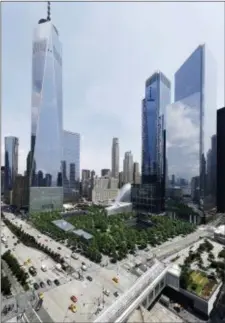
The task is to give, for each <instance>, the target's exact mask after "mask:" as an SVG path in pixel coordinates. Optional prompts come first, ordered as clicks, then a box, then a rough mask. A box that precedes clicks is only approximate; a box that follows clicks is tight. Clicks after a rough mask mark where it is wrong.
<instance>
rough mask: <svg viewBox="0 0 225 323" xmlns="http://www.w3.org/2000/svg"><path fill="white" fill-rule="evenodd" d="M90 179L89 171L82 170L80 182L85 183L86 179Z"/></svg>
mask: <svg viewBox="0 0 225 323" xmlns="http://www.w3.org/2000/svg"><path fill="white" fill-rule="evenodd" d="M90 177H91V171H90V169H82V172H81V179H82V181H85V180H87V179H90Z"/></svg>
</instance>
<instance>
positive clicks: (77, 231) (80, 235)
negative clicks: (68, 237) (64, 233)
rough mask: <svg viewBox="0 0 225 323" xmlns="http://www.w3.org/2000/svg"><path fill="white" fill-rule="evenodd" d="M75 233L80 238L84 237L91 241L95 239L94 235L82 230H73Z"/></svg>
mask: <svg viewBox="0 0 225 323" xmlns="http://www.w3.org/2000/svg"><path fill="white" fill-rule="evenodd" d="M73 233H74V234H76V235H77V236H79V237H83V238H84V239H86V240H90V239H92V238H93V235H92V234H90V233H88V232H86V231H84V230H82V229H78V230H73Z"/></svg>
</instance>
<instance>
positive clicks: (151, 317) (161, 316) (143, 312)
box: [127, 302, 183, 323]
mask: <svg viewBox="0 0 225 323" xmlns="http://www.w3.org/2000/svg"><path fill="white" fill-rule="evenodd" d="M127 322H128V323H133V322H136V323H153V322H160V323H163V322H177V323H178V322H179V323H182V322H183V320H182V319H181V318H180V317H179V316H177V315H176V314H174V313H173V312H171V311H170V310H169V309H167V308H166V307H165V306H163V305H161V304H160V303H158V302H157V303H156V304H155V305H154V306H153V307H152V308H151V310H150V311H148V310H147V309H146V308H144V307H143V306H140V307H139V308H138V309H136V310H135V311H134V312H133V313H132V314H131V316H130V317H129V319H128V321H127Z"/></svg>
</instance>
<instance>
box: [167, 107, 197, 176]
mask: <svg viewBox="0 0 225 323" xmlns="http://www.w3.org/2000/svg"><path fill="white" fill-rule="evenodd" d="M197 120H199V115H198V114H197V113H196V112H195V111H194V110H193V108H191V107H188V106H186V105H184V104H182V103H179V102H178V103H174V104H171V105H169V106H168V107H167V160H168V173H169V176H171V175H172V174H175V175H176V176H178V177H182V178H185V179H189V180H190V178H191V177H193V176H197V175H198V174H199V158H200V155H199V152H200V144H199V133H200V122H199V124H197Z"/></svg>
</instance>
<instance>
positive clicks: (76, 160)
mask: <svg viewBox="0 0 225 323" xmlns="http://www.w3.org/2000/svg"><path fill="white" fill-rule="evenodd" d="M62 180H63V195H64V201H67V202H72V201H75V200H76V199H77V198H78V196H79V182H80V134H79V133H74V132H70V131H66V130H64V131H63V162H62Z"/></svg>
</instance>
